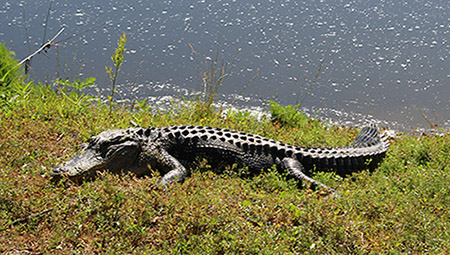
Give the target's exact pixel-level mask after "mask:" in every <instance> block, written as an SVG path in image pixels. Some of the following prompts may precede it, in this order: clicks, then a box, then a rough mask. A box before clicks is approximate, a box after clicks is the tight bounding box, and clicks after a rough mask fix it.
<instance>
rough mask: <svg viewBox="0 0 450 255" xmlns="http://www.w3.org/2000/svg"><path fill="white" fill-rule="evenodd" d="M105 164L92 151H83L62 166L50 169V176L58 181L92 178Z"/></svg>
mask: <svg viewBox="0 0 450 255" xmlns="http://www.w3.org/2000/svg"><path fill="white" fill-rule="evenodd" d="M105 165H106V162H105V161H104V159H102V157H101V156H100V155H98V154H97V153H95V152H94V151H92V150H89V149H87V150H84V151H82V152H80V153H78V154H77V155H76V156H75V157H73V158H72V159H70V160H68V161H67V162H65V163H64V164H62V165H60V166H57V167H55V168H53V169H52V171H51V176H52V179H54V180H59V179H60V178H61V177H63V176H65V177H68V178H69V179H78V178H80V177H89V176H94V175H95V173H96V171H97V170H100V169H102V168H103V167H104V166H105Z"/></svg>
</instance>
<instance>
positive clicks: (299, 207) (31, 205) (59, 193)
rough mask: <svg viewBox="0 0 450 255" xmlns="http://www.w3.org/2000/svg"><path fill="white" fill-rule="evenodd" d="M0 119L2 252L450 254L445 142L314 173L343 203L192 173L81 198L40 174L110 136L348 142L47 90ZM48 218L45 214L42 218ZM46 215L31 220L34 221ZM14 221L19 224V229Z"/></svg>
mask: <svg viewBox="0 0 450 255" xmlns="http://www.w3.org/2000/svg"><path fill="white" fill-rule="evenodd" d="M15 91H19V92H20V93H19V92H16V96H15V97H14V100H9V101H8V102H10V103H9V104H8V105H9V106H8V107H5V108H2V110H1V111H0V252H1V253H7V254H8V253H11V254H14V253H44V254H54V253H56V254H69V253H85V254H94V253H112V254H117V253H120V254H130V253H135V254H143V253H147V254H167V253H175V254H180V253H192V254H225V253H226V254H235V253H243V254H260V253H265V254H285V253H293V254H297V253H316V254H330V253H331V254H333V253H338V254H349V253H432V254H446V253H448V252H449V251H450V245H449V240H450V226H449V224H450V214H449V208H450V207H449V205H450V190H449V188H448V187H450V177H449V175H450V137H449V136H448V135H444V136H422V137H410V136H403V137H400V138H397V139H395V140H393V141H392V146H391V149H390V150H389V151H388V153H387V156H386V158H385V160H384V161H383V162H382V163H381V165H380V167H379V168H378V169H376V170H375V171H374V172H372V173H369V172H367V171H364V172H360V173H355V174H353V175H352V176H349V177H347V178H337V177H336V176H334V175H332V174H324V173H316V175H315V176H314V178H316V179H318V180H320V181H321V182H323V183H325V184H326V185H328V186H331V187H333V188H335V189H337V191H338V192H339V194H340V197H337V198H328V199H324V197H323V196H322V195H321V194H320V193H315V192H313V191H311V190H309V189H301V190H298V189H297V188H296V184H295V183H294V182H293V181H287V180H286V179H285V175H283V174H279V173H277V172H276V171H273V170H270V169H269V170H268V171H265V172H264V173H262V174H261V175H258V176H254V177H246V178H242V176H241V175H240V174H239V172H240V170H239V169H233V171H231V170H229V171H226V173H225V174H221V175H218V174H215V173H213V172H212V171H209V170H208V167H207V166H205V167H204V169H197V170H194V171H193V174H192V177H190V178H188V179H187V180H186V181H185V182H184V183H183V184H173V185H171V186H170V187H169V188H167V189H166V190H163V189H160V188H157V187H156V186H155V183H156V182H157V180H158V178H159V176H158V174H157V173H155V174H154V175H152V176H150V177H146V178H135V177H133V176H131V175H127V176H122V177H121V176H117V175H112V174H104V175H103V176H101V177H100V178H98V179H96V180H94V181H90V182H85V183H82V184H79V185H76V184H72V183H67V184H65V185H62V184H54V183H52V182H51V181H50V180H49V178H48V172H49V170H50V169H51V168H52V167H53V166H55V165H56V164H58V163H60V162H62V161H64V160H65V159H68V158H69V157H71V156H73V155H74V154H75V153H76V152H77V151H78V150H79V148H78V147H77V146H78V145H79V144H81V143H83V142H85V141H86V140H87V139H88V138H89V137H90V136H92V135H95V134H97V133H99V132H101V131H103V130H107V129H110V128H123V127H128V126H130V121H133V122H136V121H138V124H140V125H142V126H166V125H175V124H193V125H197V124H198V125H211V126H218V127H224V128H225V127H226V128H231V129H237V130H241V131H244V132H252V133H256V134H260V135H263V136H266V137H269V138H273V139H276V140H282V141H284V142H289V143H292V144H296V145H306V146H311V145H314V146H337V145H345V144H349V143H350V142H351V140H352V138H353V137H354V136H355V135H356V134H357V132H358V130H356V129H345V128H340V127H326V126H324V125H323V124H321V123H320V122H318V121H315V120H311V119H308V118H306V117H305V116H303V115H301V114H300V113H298V112H296V111H294V110H293V109H292V107H286V108H283V107H281V106H279V105H278V106H277V105H276V104H273V107H275V108H276V109H275V108H272V112H273V113H275V114H274V116H275V117H276V118H274V119H263V120H261V121H259V122H258V121H257V120H256V119H255V118H254V117H252V116H251V115H249V114H247V113H244V112H238V113H229V114H227V116H228V117H227V118H225V117H223V116H224V114H222V112H221V111H220V110H214V109H212V108H211V107H207V106H205V104H204V103H201V102H198V101H194V102H191V103H190V104H189V106H186V107H182V106H174V110H172V111H167V112H163V111H159V110H157V109H149V108H148V107H146V106H145V105H144V103H143V102H141V103H140V105H139V104H138V105H139V109H135V110H134V111H129V110H128V109H127V108H126V107H125V106H124V107H120V106H117V105H116V106H115V111H112V112H110V111H109V106H106V105H102V104H101V103H100V102H99V100H98V99H96V98H87V97H84V96H80V94H79V93H75V92H73V91H69V90H68V89H65V88H60V89H59V90H57V91H54V90H52V89H51V88H50V87H49V86H46V85H34V84H27V85H20V86H18V87H17V90H15ZM47 209H51V210H50V211H47V212H46V210H47ZM41 212H46V213H43V214H41V215H37V216H36V217H29V216H30V215H33V214H36V213H38V214H39V213H41ZM18 219H23V220H22V221H19V222H18V221H17V220H18Z"/></svg>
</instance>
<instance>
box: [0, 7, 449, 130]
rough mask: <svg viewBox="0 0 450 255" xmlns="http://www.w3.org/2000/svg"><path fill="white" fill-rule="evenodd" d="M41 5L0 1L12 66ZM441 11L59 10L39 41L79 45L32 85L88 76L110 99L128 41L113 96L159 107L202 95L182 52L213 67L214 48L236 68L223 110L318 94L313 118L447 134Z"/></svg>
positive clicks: (36, 35) (51, 55) (42, 68)
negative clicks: (116, 64) (117, 60)
mask: <svg viewBox="0 0 450 255" xmlns="http://www.w3.org/2000/svg"><path fill="white" fill-rule="evenodd" d="M49 3H50V2H49V1H11V0H7V1H6V3H4V4H2V5H1V6H0V24H2V28H1V29H0V40H1V41H3V42H5V43H6V45H7V46H9V47H10V48H11V49H12V50H14V51H15V52H16V55H17V57H18V58H24V57H26V56H27V55H29V54H30V52H32V51H34V50H35V49H37V48H39V46H40V45H42V43H43V38H42V37H43V33H44V23H45V19H46V16H47V11H48V6H49ZM449 10H450V3H449V2H448V1H446V0H433V1H431V0H416V1H395V0H380V1H366V0H353V1H336V0H335V1H326V0H320V1H293V0H292V1H289V0H285V1H281V0H268V1H263V2H261V3H256V2H254V1H243V0H242V1H236V0H231V1H220V0H216V1H207V0H192V1H183V0H178V1H169V0H167V1H154V2H153V1H138V0H131V1H130V0H122V1H102V2H98V1H96V2H94V1H86V0H70V1H69V0H66V1H55V2H53V3H52V8H51V13H50V18H49V21H48V25H47V27H48V30H47V35H46V39H47V40H48V39H49V38H51V37H52V36H53V35H54V34H56V33H57V31H58V30H59V29H60V28H61V27H62V26H66V30H65V32H64V33H63V34H62V35H61V36H60V37H59V38H58V39H57V41H59V40H62V39H66V38H68V37H71V36H72V35H76V36H75V37H73V38H70V39H68V40H64V41H61V42H59V43H58V47H57V48H56V47H52V48H51V49H50V51H49V52H48V53H47V54H46V56H43V55H39V56H36V57H35V58H34V59H33V62H32V70H31V75H32V76H33V77H34V78H38V79H40V80H47V81H51V80H53V79H54V78H55V77H57V76H59V77H63V78H69V79H74V78H77V77H81V78H83V77H89V76H95V77H96V78H97V81H98V86H99V87H100V88H101V89H102V91H103V92H102V93H104V94H106V93H108V92H107V87H108V84H109V80H108V78H107V75H106V72H105V71H104V70H105V65H109V66H111V65H112V62H111V60H110V56H111V55H112V53H113V51H114V48H115V47H116V42H117V40H118V38H119V36H120V35H121V34H122V32H125V33H126V34H127V38H128V41H127V45H126V48H127V52H126V56H125V63H124V65H123V68H122V72H121V73H120V74H119V83H120V84H119V89H120V91H121V95H122V97H125V98H134V97H138V98H147V97H148V98H153V99H155V104H156V103H158V98H159V99H161V97H163V96H174V95H175V96H176V95H180V94H182V95H190V94H192V93H193V92H194V91H201V90H202V88H201V86H200V83H201V79H200V76H199V71H200V69H201V67H199V66H198V64H197V63H198V61H196V59H198V57H196V55H195V54H194V53H193V51H192V49H191V47H190V46H189V44H190V45H192V47H193V48H194V49H195V51H196V52H198V53H199V54H200V59H201V58H202V57H201V56H202V54H204V55H205V56H206V57H207V58H212V59H213V58H215V54H216V51H217V49H218V47H219V46H218V45H219V44H220V55H221V57H223V58H225V60H226V61H228V62H233V65H232V76H231V77H228V78H227V80H226V82H225V85H224V87H223V88H221V90H220V92H221V95H220V96H219V99H220V100H221V102H222V103H224V104H231V103H233V104H235V105H240V106H246V107H253V108H256V109H263V108H264V106H265V105H266V102H267V100H276V101H278V102H280V103H282V104H285V105H286V104H295V103H297V102H299V101H301V99H302V98H303V97H304V95H305V93H306V92H307V91H308V88H309V87H310V86H311V85H312V84H314V86H313V87H312V88H311V90H310V93H309V94H308V96H307V97H306V98H305V100H304V101H303V107H305V108H303V109H304V110H305V111H306V112H309V113H311V114H312V115H315V116H316V117H319V118H325V119H328V120H331V121H337V122H339V121H340V122H341V123H342V122H355V123H358V122H360V121H361V120H364V119H366V118H375V119H379V120H382V121H383V123H386V124H387V125H390V126H395V127H399V128H402V129H410V128H411V127H424V128H429V127H430V123H431V124H438V125H439V126H440V127H442V128H448V127H450V121H449V120H450V82H449V81H450V63H449V56H450V54H449V53H450V50H449V39H450V22H449V19H450V15H449V14H450V12H449ZM25 25H27V28H28V29H27V30H28V34H29V41H30V47H28V45H29V44H28V43H27V37H26V32H25ZM89 28H93V29H92V30H90V31H88V32H85V33H82V32H83V31H85V30H86V29H89ZM78 33H81V34H80V35H77V34H78ZM219 37H220V42H218V39H219ZM235 55H236V56H237V57H236V59H234V56H235ZM141 61H142V63H141ZM321 64H322V68H321V71H320V73H319V75H318V78H317V81H316V82H315V83H314V82H313V80H314V77H315V76H316V74H317V73H318V70H319V66H320V65H321ZM258 69H259V73H258V76H257V78H256V79H254V80H253V81H252V82H251V83H250V85H249V86H248V87H247V88H246V89H245V90H243V91H242V89H243V88H244V87H246V85H247V84H248V82H249V81H250V80H252V77H254V76H255V74H256V71H257V70H258ZM163 99H164V98H163Z"/></svg>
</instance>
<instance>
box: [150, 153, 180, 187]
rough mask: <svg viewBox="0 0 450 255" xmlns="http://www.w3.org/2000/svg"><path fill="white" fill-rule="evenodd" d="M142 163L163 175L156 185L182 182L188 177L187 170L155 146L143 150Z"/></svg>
mask: <svg viewBox="0 0 450 255" xmlns="http://www.w3.org/2000/svg"><path fill="white" fill-rule="evenodd" d="M142 162H144V164H146V165H148V164H149V165H150V166H151V167H152V168H153V169H155V170H158V171H159V172H160V173H161V174H163V176H162V177H161V179H160V180H159V183H158V184H159V185H162V186H163V185H166V184H168V183H171V182H175V181H176V182H183V181H184V180H185V179H186V177H187V176H188V170H187V169H186V168H185V167H184V166H183V165H182V164H181V163H180V161H178V159H176V158H175V157H173V156H172V155H170V154H169V153H168V152H167V151H166V150H165V149H162V148H158V147H157V146H149V147H147V148H145V149H144V153H143V158H142Z"/></svg>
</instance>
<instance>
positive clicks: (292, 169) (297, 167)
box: [281, 158, 337, 196]
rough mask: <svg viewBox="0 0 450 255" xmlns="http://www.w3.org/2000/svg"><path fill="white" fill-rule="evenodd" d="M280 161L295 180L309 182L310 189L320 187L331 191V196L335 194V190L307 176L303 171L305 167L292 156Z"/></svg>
mask: <svg viewBox="0 0 450 255" xmlns="http://www.w3.org/2000/svg"><path fill="white" fill-rule="evenodd" d="M281 162H282V167H283V168H285V169H287V170H289V176H290V177H292V178H294V179H296V180H300V181H307V182H309V183H311V188H312V189H315V188H316V187H321V188H323V189H325V190H327V191H328V192H330V193H332V196H336V195H337V192H336V190H334V189H332V188H330V187H328V186H326V185H325V184H323V183H320V182H318V181H316V180H314V179H313V178H311V177H309V176H307V175H306V174H305V173H304V170H305V168H304V167H303V165H302V164H301V163H300V162H299V161H298V160H295V159H293V158H284V159H283V160H282V161H281Z"/></svg>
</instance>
